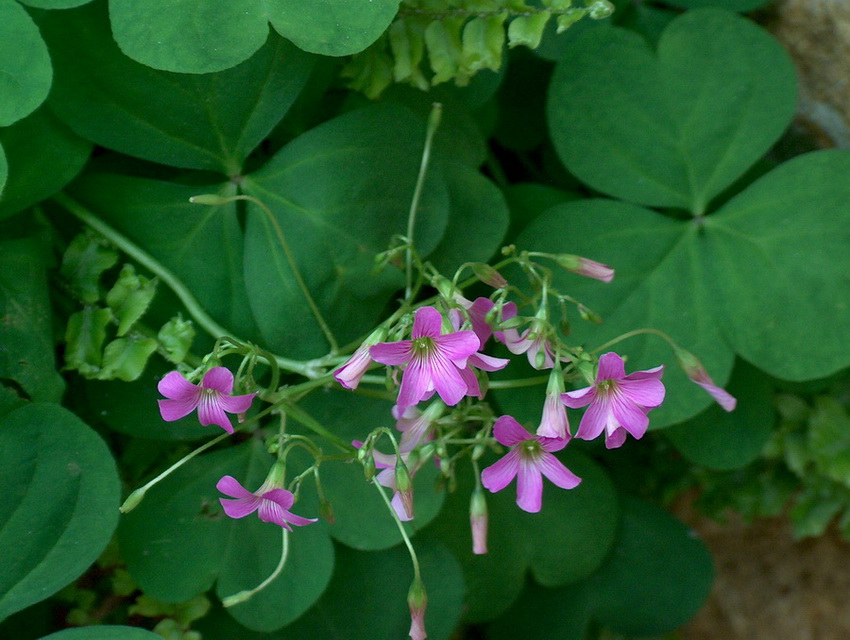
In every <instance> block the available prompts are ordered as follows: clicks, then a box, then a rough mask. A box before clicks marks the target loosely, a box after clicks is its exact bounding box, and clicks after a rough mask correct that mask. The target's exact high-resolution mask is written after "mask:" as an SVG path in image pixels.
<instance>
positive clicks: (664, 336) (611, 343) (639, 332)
mask: <svg viewBox="0 0 850 640" xmlns="http://www.w3.org/2000/svg"><path fill="white" fill-rule="evenodd" d="M646 334H649V335H653V336H658V337H659V338H662V339H663V340H664V341H665V342H666V343H667V344H669V345H670V346H671V347H673V349H677V348H678V345H677V344H676V343H675V342H673V338H671V337H670V336H668V335H667V334H666V333H664V332H663V331H659V330H658V329H649V328H647V329H635V330H634V331H629V332H628V333H624V334H623V335H621V336H617V337H616V338H614V339H613V340H609V341H608V342H606V343H605V344H603V345H602V346H601V347H596V348H595V349H593V350H592V351H590V353H599V352H600V351H604V350H605V349H607V348H609V347H613V346H614V345H615V344H617V343H618V342H622V341H623V340H627V339H628V338H633V337H635V336H639V335H646Z"/></svg>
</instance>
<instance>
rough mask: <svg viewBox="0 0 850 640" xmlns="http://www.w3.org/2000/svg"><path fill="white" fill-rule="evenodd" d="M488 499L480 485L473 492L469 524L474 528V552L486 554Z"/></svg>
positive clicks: (470, 502)
mask: <svg viewBox="0 0 850 640" xmlns="http://www.w3.org/2000/svg"><path fill="white" fill-rule="evenodd" d="M488 520H489V518H488V514H487V501H486V500H485V499H484V492H483V491H481V488H480V487H476V489H475V490H474V491H473V492H472V496H471V497H470V500H469V526H470V529H471V530H472V553H474V554H475V555H484V554H485V553H487V524H488Z"/></svg>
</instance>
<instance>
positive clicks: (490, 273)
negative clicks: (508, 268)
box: [470, 262, 508, 289]
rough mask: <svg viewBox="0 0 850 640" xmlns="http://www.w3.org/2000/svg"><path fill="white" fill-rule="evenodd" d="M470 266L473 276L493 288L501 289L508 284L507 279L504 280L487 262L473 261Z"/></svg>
mask: <svg viewBox="0 0 850 640" xmlns="http://www.w3.org/2000/svg"><path fill="white" fill-rule="evenodd" d="M470 266H471V268H472V273H474V274H475V277H476V278H478V279H479V280H481V282H483V283H484V284H489V285H490V286H491V287H493V288H494V289H501V288H503V287H507V286H508V281H507V280H505V278H504V276H503V275H502V274H501V273H499V272H498V271H496V270H495V269H494V268H493V267H491V266H490V265H489V264H486V263H484V262H473V263H472V264H471V265H470Z"/></svg>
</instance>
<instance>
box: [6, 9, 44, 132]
mask: <svg viewBox="0 0 850 640" xmlns="http://www.w3.org/2000/svg"><path fill="white" fill-rule="evenodd" d="M52 76H53V71H52V69H51V66H50V55H49V54H48V52H47V47H46V46H45V44H44V41H43V40H42V39H41V36H40V35H39V32H38V27H36V26H35V23H34V22H33V21H32V18H30V17H29V14H28V13H27V12H26V10H25V9H24V8H23V7H22V6H21V5H19V4H18V3H17V2H15V1H14V0H0V127H5V126H8V125H10V124H12V123H13V122H16V121H18V120H20V119H21V118H23V117H24V116H27V115H29V114H30V113H31V112H33V111H35V109H36V108H37V107H38V105H40V104H41V103H42V102H44V99H45V98H47V94H48V92H49V91H50V82H51V79H52Z"/></svg>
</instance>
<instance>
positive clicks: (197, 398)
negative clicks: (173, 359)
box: [157, 367, 257, 433]
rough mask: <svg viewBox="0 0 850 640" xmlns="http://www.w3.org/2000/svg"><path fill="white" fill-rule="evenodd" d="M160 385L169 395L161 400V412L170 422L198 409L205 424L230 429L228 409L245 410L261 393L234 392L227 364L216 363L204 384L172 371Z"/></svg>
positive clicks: (228, 430) (239, 411) (230, 411)
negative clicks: (196, 383)
mask: <svg viewBox="0 0 850 640" xmlns="http://www.w3.org/2000/svg"><path fill="white" fill-rule="evenodd" d="M157 389H158V390H159V392H160V393H161V394H162V395H164V396H165V397H166V398H167V399H166V400H158V402H159V413H160V414H161V415H162V419H163V420H165V421H166V422H173V421H174V420H179V419H180V418H183V417H185V416H187V415H189V414H190V413H192V412H193V411H194V410H195V409H197V410H198V420H199V421H200V423H201V424H202V425H204V426H206V425H209V424H215V425H218V426H219V427H221V428H222V429H224V430H225V431H227V433H233V425H232V424H231V422H230V418H228V417H227V413H236V414H240V413H245V412H246V411H247V410H248V408H249V407H250V406H251V402H253V400H254V396H255V395H257V394H256V393H249V394H247V395H244V396H231V395H230V394H231V393H232V392H233V374H232V373H230V371H229V370H227V369H225V368H224V367H213V368H212V369H210V370H209V371H207V372H206V373H205V374H204V379H203V380H202V381H201V384H200V386H198V385H194V384H192V383H191V382H189V381H188V380H186V378H184V377H183V376H182V375H181V374H180V373H179V372H177V371H172V372H171V373H169V374H167V375H166V376H165V377H164V378H163V379H162V380H160V381H159V384H158V385H157Z"/></svg>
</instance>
